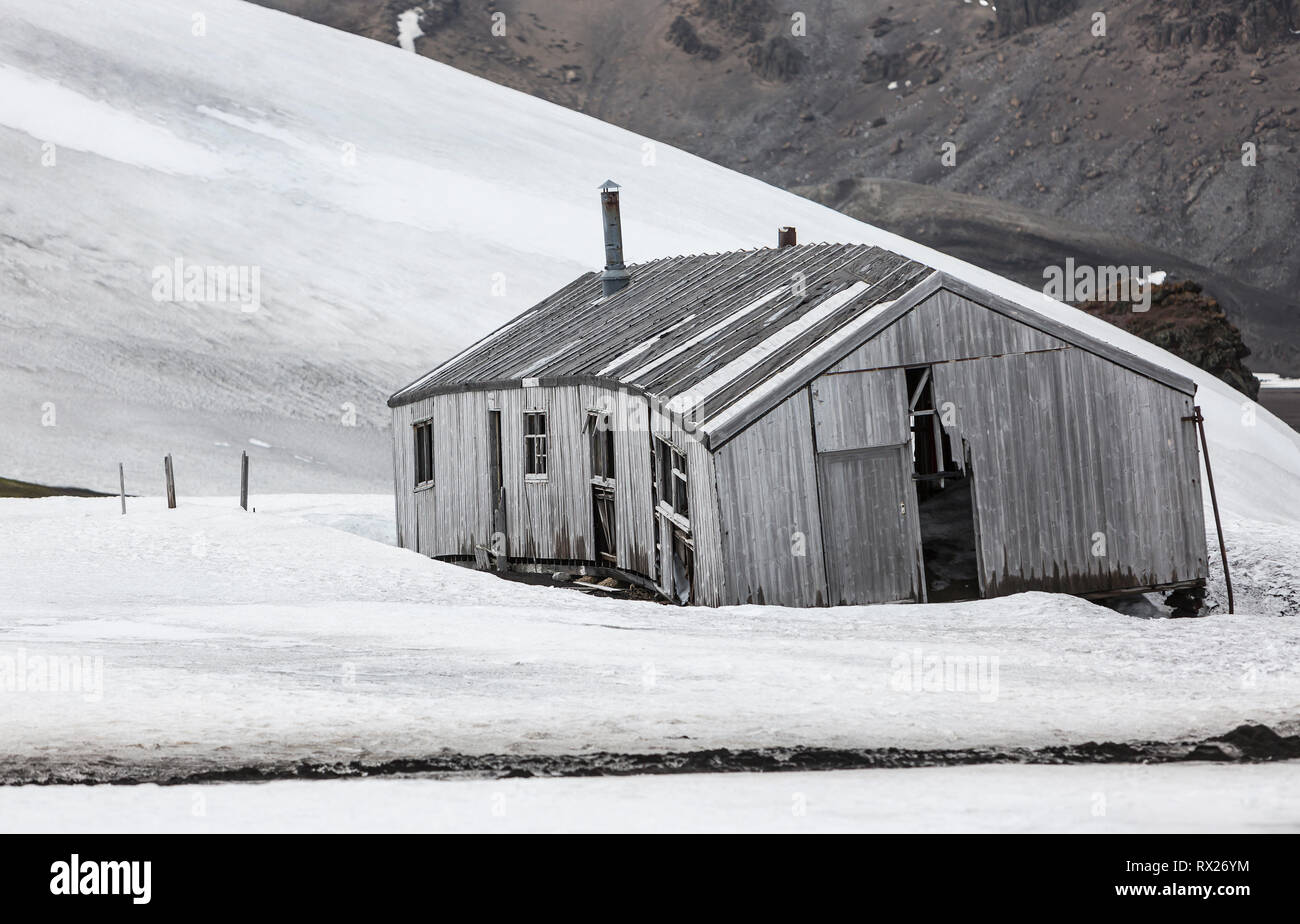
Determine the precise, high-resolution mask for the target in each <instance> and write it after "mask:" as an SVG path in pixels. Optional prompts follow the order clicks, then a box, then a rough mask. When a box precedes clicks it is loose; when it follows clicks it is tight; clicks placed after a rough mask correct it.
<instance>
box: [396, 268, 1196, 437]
mask: <svg viewBox="0 0 1300 924" xmlns="http://www.w3.org/2000/svg"><path fill="white" fill-rule="evenodd" d="M628 269H629V270H630V272H631V274H632V280H631V284H630V285H628V286H627V287H626V288H624V289H621V290H620V291H618V292H615V293H614V294H612V295H610V296H603V295H602V294H601V282H600V275H599V273H586V274H584V275H582V276H580V277H578V278H577V279H575V280H574V281H573V282H571V283H569V284H568V285H567V286H565V287H564V288H562V289H560V290H559V291H558V292H556V293H554V294H553V295H551V296H549V297H548V298H546V299H544V300H543V301H541V302H539V303H538V304H536V305H534V306H533V307H532V308H530V309H528V310H527V311H525V312H524V313H523V314H521V315H519V316H518V317H516V318H514V319H513V320H511V321H509V322H507V323H506V324H505V325H503V326H502V327H500V328H498V329H497V330H495V331H493V332H492V333H491V334H488V335H487V336H486V337H484V338H483V339H482V340H479V341H478V342H477V343H475V344H473V345H472V346H470V347H469V348H467V349H466V350H464V351H462V352H461V353H459V354H458V355H456V356H454V357H452V358H451V359H449V360H447V361H446V362H444V363H443V364H442V365H440V366H438V367H437V368H435V369H434V370H433V371H432V372H430V373H428V374H427V375H425V376H424V377H422V378H420V379H418V380H417V381H415V382H413V383H412V384H410V385H408V386H406V387H405V388H403V389H402V390H401V391H399V392H397V393H396V394H394V395H393V396H392V397H391V398H390V399H389V401H388V403H389V405H390V406H392V407H397V406H400V405H403V404H409V403H411V402H413V401H417V400H419V399H421V398H425V397H428V396H430V395H435V394H441V393H446V392H452V391H461V390H464V389H467V388H484V387H510V386H518V385H519V384H520V382H521V381H522V380H525V379H536V380H538V382H539V384H552V383H559V382H573V381H593V382H603V383H606V384H616V385H617V384H622V385H626V386H628V387H631V388H633V389H635V390H637V391H641V392H644V393H645V394H647V395H650V396H652V397H654V398H657V399H659V400H660V401H662V402H663V403H664V405H665V407H666V409H667V410H668V411H669V412H673V413H678V414H689V415H690V416H691V419H692V421H693V423H694V424H695V426H696V427H697V428H698V429H699V430H701V431H703V434H702V435H704V436H705V437H706V440H707V442H708V443H709V444H710V445H713V444H714V443H717V444H720V443H721V442H723V441H725V440H726V439H727V438H729V436H730V435H733V434H734V433H735V432H736V431H737V430H738V429H739V428H741V427H743V426H744V425H745V424H746V423H748V422H749V421H750V420H752V419H754V418H756V417H758V416H760V415H761V414H762V413H765V412H766V410H767V409H768V408H769V407H771V406H772V405H773V404H775V403H776V402H777V401H779V400H782V399H783V398H784V397H786V396H787V395H788V394H789V393H790V392H792V391H793V390H795V389H797V387H798V386H799V384H802V383H801V382H795V381H794V378H799V377H804V378H805V379H806V378H812V377H813V376H815V375H817V374H818V373H819V372H820V371H822V368H823V367H824V366H829V365H830V364H831V363H833V362H834V361H835V360H836V359H838V358H839V357H840V356H842V355H843V354H846V353H848V352H850V351H851V350H852V349H853V348H854V347H856V346H857V345H858V344H859V343H861V342H862V341H864V340H866V339H868V338H870V337H871V336H874V335H875V334H876V333H878V332H879V331H880V330H882V329H883V328H884V327H885V326H887V325H888V324H890V323H892V322H893V321H894V320H896V319H897V318H898V317H900V316H901V315H902V314H903V313H905V312H906V311H907V310H910V309H911V308H912V307H914V306H915V305H916V304H918V303H919V302H920V301H921V300H923V299H924V298H925V297H928V296H929V295H930V294H932V293H934V292H936V291H938V290H939V289H941V288H947V289H950V290H952V291H955V292H958V294H963V295H966V296H967V297H970V298H972V299H973V300H975V301H978V302H980V303H982V304H984V305H986V306H988V307H989V308H990V309H992V310H996V311H999V312H1001V313H1003V314H1008V315H1010V316H1012V317H1015V318H1016V319H1017V320H1019V321H1022V322H1024V323H1027V324H1030V325H1031V326H1034V327H1038V328H1039V329H1042V330H1045V331H1046V332H1048V333H1050V334H1052V335H1054V336H1057V337H1060V338H1061V339H1063V340H1065V341H1067V342H1069V343H1072V344H1074V345H1076V346H1080V347H1082V348H1084V349H1087V350H1089V351H1091V352H1095V353H1098V354H1100V355H1104V356H1106V357H1107V358H1109V359H1111V360H1113V361H1115V362H1118V363H1119V364H1121V365H1124V366H1126V367H1128V368H1130V369H1134V370H1135V371H1137V372H1139V373H1141V374H1143V375H1147V376H1149V377H1151V378H1155V379H1157V380H1158V381H1162V382H1164V383H1165V384H1168V385H1171V386H1173V387H1176V388H1178V389H1179V390H1181V391H1186V392H1188V393H1192V392H1193V391H1194V385H1192V383H1191V382H1190V381H1188V380H1186V379H1184V378H1183V377H1182V376H1178V375H1176V374H1174V373H1172V372H1170V371H1168V370H1166V369H1164V368H1163V367H1160V366H1157V365H1156V364H1154V363H1150V362H1148V361H1146V360H1142V359H1139V358H1137V357H1135V356H1132V355H1131V354H1128V353H1125V352H1124V351H1122V350H1120V349H1118V348H1116V347H1114V346H1112V345H1110V344H1107V343H1104V342H1103V341H1100V340H1097V339H1095V338H1092V337H1089V336H1086V335H1084V334H1081V333H1079V332H1078V331H1076V330H1074V329H1073V328H1070V327H1069V326H1068V325H1065V324H1062V323H1060V322H1057V321H1053V320H1051V319H1049V318H1046V317H1044V316H1042V315H1039V314H1036V313H1035V312H1032V311H1030V310H1028V309H1025V308H1023V307H1022V306H1019V305H1016V304H1014V303H1011V302H1008V301H1007V300H1005V299H1001V298H998V297H996V296H993V295H991V294H989V293H986V292H984V291H983V290H978V289H975V288H974V287H972V286H970V285H968V284H966V283H964V282H962V281H960V280H957V279H954V278H952V277H950V276H948V275H946V274H944V273H940V272H937V271H935V270H933V269H932V268H930V267H928V266H925V265H923V264H921V263H918V262H916V261H914V260H910V259H907V258H906V257H902V256H899V255H898V254H896V253H893V252H891V251H888V250H884V249H882V248H879V247H873V246H869V245H865V244H852V245H850V244H811V245H803V246H796V247H782V248H775V249H772V248H769V249H763V250H750V251H737V252H733V253H723V254H707V255H698V256H682V257H668V258H665V259H661V260H654V261H651V262H648V263H640V264H634V265H631V266H629V267H628ZM832 354H834V355H832Z"/></svg>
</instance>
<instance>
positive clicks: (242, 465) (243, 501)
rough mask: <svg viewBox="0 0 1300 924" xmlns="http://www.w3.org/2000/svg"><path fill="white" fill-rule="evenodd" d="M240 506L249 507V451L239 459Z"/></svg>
mask: <svg viewBox="0 0 1300 924" xmlns="http://www.w3.org/2000/svg"><path fill="white" fill-rule="evenodd" d="M239 506H241V507H243V508H244V509H245V510H247V509H248V453H247V452H245V453H243V454H242V455H241V457H240V460H239Z"/></svg>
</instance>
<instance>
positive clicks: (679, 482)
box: [655, 436, 691, 532]
mask: <svg viewBox="0 0 1300 924" xmlns="http://www.w3.org/2000/svg"><path fill="white" fill-rule="evenodd" d="M679 462H680V464H679ZM655 465H656V470H657V473H658V476H659V477H658V481H659V511H660V512H661V513H663V514H664V515H665V516H667V517H669V518H670V519H671V520H673V522H674V523H676V524H677V525H678V526H680V527H682V528H683V529H685V530H686V531H687V532H689V531H690V528H691V502H690V491H691V472H690V463H689V461H688V460H687V457H686V453H685V452H683V451H682V450H680V449H678V448H677V447H676V446H674V445H673V444H672V443H670V442H669V441H668V440H666V439H663V438H662V437H659V436H656V437H655ZM679 499H680V503H679Z"/></svg>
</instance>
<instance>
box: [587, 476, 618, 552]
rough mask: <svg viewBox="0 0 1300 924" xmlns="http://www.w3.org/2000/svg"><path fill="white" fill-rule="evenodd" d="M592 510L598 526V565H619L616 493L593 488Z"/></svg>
mask: <svg viewBox="0 0 1300 924" xmlns="http://www.w3.org/2000/svg"><path fill="white" fill-rule="evenodd" d="M591 508H592V510H591V515H592V521H593V522H594V523H595V524H596V563H597V564H607V565H614V564H617V563H618V554H617V549H616V548H615V540H616V537H617V535H618V533H617V529H616V525H615V522H614V492H613V491H611V490H609V489H608V488H592V489H591Z"/></svg>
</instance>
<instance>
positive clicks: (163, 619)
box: [0, 496, 1300, 772]
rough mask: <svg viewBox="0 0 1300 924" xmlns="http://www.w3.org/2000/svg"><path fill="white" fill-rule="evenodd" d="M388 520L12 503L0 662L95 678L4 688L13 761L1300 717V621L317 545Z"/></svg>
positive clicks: (268, 506)
mask: <svg viewBox="0 0 1300 924" xmlns="http://www.w3.org/2000/svg"><path fill="white" fill-rule="evenodd" d="M387 502H388V499H387V498H379V497H376V498H359V499H356V500H355V502H351V501H348V500H346V499H340V498H322V499H320V505H319V506H315V505H314V503H313V501H312V499H310V498H307V497H301V496H300V497H290V498H259V500H258V504H257V506H258V510H259V512H258V513H244V512H243V511H241V510H239V509H238V507H237V505H236V504H235V502H234V500H233V499H229V498H227V499H215V498H214V499H212V500H211V501H208V502H205V503H203V504H196V503H183V505H182V506H181V507H180V508H179V509H177V510H174V511H168V510H166V508H165V505H164V503H163V501H162V500H161V499H159V498H138V499H133V500H131V501H130V502H129V503H130V505H131V507H130V513H129V514H128V515H127V516H125V517H123V516H121V515H120V514H118V512H117V507H116V504H117V502H116V500H115V499H112V498H108V499H102V500H101V499H89V500H82V499H72V498H52V499H45V500H21V501H19V500H12V501H0V522H3V523H4V528H3V529H2V530H0V560H3V561H5V562H6V568H5V569H3V571H0V662H2V661H3V658H5V657H10V658H17V657H18V654H19V652H23V653H25V656H27V657H28V658H31V657H78V658H83V657H84V658H92V659H93V658H100V659H102V661H101V664H102V681H103V682H102V689H100V690H99V691H98V694H99V695H98V696H95V695H87V694H88V692H94V691H84V690H77V689H73V690H71V691H68V692H42V691H37V690H28V691H20V690H15V689H12V688H10V689H7V690H0V697H3V698H4V699H5V700H6V702H7V703H9V706H7V707H6V708H5V709H3V710H0V755H4V756H3V761H4V762H5V763H6V764H7V765H8V766H9V767H10V768H12V767H13V766H28V765H36V764H41V765H45V766H56V767H59V768H64V769H67V768H74V769H75V768H78V767H82V768H84V767H87V766H90V765H93V764H95V763H96V762H99V761H115V762H125V763H127V764H137V763H139V762H150V763H157V764H165V765H167V766H168V767H169V768H171V769H172V770H173V771H175V772H182V771H184V770H186V769H194V768H199V767H206V766H212V765H220V766H231V765H235V766H243V765H247V764H269V763H276V762H283V761H296V760H303V759H314V760H327V761H332V760H352V759H365V760H382V759H387V758H392V757H409V756H421V755H428V754H431V753H435V752H438V751H440V750H441V749H443V748H448V749H451V750H453V751H458V752H464V753H504V754H509V753H541V754H546V753H575V752H583V753H585V752H591V751H599V750H608V751H614V752H620V753H628V752H645V751H657V752H664V751H681V750H698V749H704V748H713V747H730V748H744V747H780V746H797V745H805V746H827V747H853V748H867V747H882V746H890V745H896V746H899V747H917V748H931V747H960V746H976V745H1001V746H1039V745H1050V744H1062V743H1079V742H1082V741H1087V740H1129V739H1151V738H1155V739H1174V738H1184V737H1187V738H1201V737H1206V736H1210V735H1215V734H1220V733H1222V732H1225V731H1227V730H1229V729H1231V728H1233V727H1235V726H1236V725H1238V724H1240V723H1242V722H1244V721H1247V720H1250V721H1256V722H1261V723H1265V724H1270V725H1277V724H1279V723H1281V724H1283V725H1285V723H1286V722H1287V721H1288V720H1293V719H1294V718H1295V705H1296V703H1297V702H1300V671H1297V670H1296V667H1297V664H1296V651H1297V650H1298V649H1297V642H1300V620H1296V619H1271V618H1267V617H1264V616H1260V615H1250V614H1240V615H1237V616H1235V617H1228V616H1222V615H1220V616H1214V617H1211V618H1208V619H1203V620H1194V621H1189V620H1147V619H1138V618H1133V617H1130V616H1124V615H1121V614H1119V613H1116V612H1113V611H1111V610H1109V609H1105V608H1103V607H1100V606H1096V605H1093V604H1091V603H1088V602H1086V601H1083V600H1079V599H1075V598H1072V597H1064V596H1053V595H1048V594H1022V595H1019V596H1015V597H1007V598H1002V599H997V600H989V601H981V602H975V603H964V604H945V605H932V606H925V607H919V606H902V605H900V606H874V607H845V608H839V609H835V610H826V609H815V610H792V609H791V610H787V609H780V608H775V607H757V606H747V607H735V608H727V609H720V610H702V609H689V608H688V609H682V608H676V607H668V606H661V605H658V604H654V603H631V602H627V601H616V600H608V599H603V598H594V597H590V596H586V595H582V594H580V593H578V592H576V591H572V590H564V589H555V588H550V587H544V586H541V587H539V586H529V585H522V584H518V583H513V582H507V581H503V580H501V579H499V578H497V577H495V576H493V575H489V574H484V573H478V572H474V571H469V570H466V569H463V568H459V567H456V566H453V565H448V564H444V563H440V562H435V561H431V560H429V559H426V558H424V557H422V556H420V555H417V554H415V553H413V552H408V551H404V550H400V549H397V548H394V547H392V546H388V545H384V544H381V543H378V542H373V541H370V540H368V539H365V538H362V537H361V536H358V535H354V534H351V533H349V532H347V531H344V530H340V529H336V528H331V527H329V526H325V525H321V524H322V523H326V522H331V521H332V522H340V521H342V520H346V519H347V518H348V517H355V518H359V520H360V521H362V522H365V521H366V520H367V518H370V517H381V516H383V515H384V511H383V510H382V508H383V507H386V506H387ZM349 509H351V510H352V512H351V513H349ZM274 510H280V511H282V512H280V513H274V512H271V511H274ZM934 658H938V659H940V660H941V661H946V660H947V659H958V660H959V661H960V662H961V663H963V664H978V665H979V677H978V678H976V677H974V676H973V675H971V676H969V677H968V679H970V680H971V683H969V684H965V685H963V684H955V685H953V684H946V683H944V682H943V681H942V679H941V682H940V683H939V684H938V685H937V686H936V685H935V684H932V683H930V681H929V680H928V679H927V676H928V675H924V676H923V674H922V673H921V672H920V671H918V670H917V669H915V668H919V667H920V666H921V665H923V663H926V662H927V659H934ZM2 666H3V665H2V664H0V667H2ZM0 673H2V671H0ZM976 680H978V681H979V682H978V683H976V682H975V681H976ZM986 681H987V682H986Z"/></svg>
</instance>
